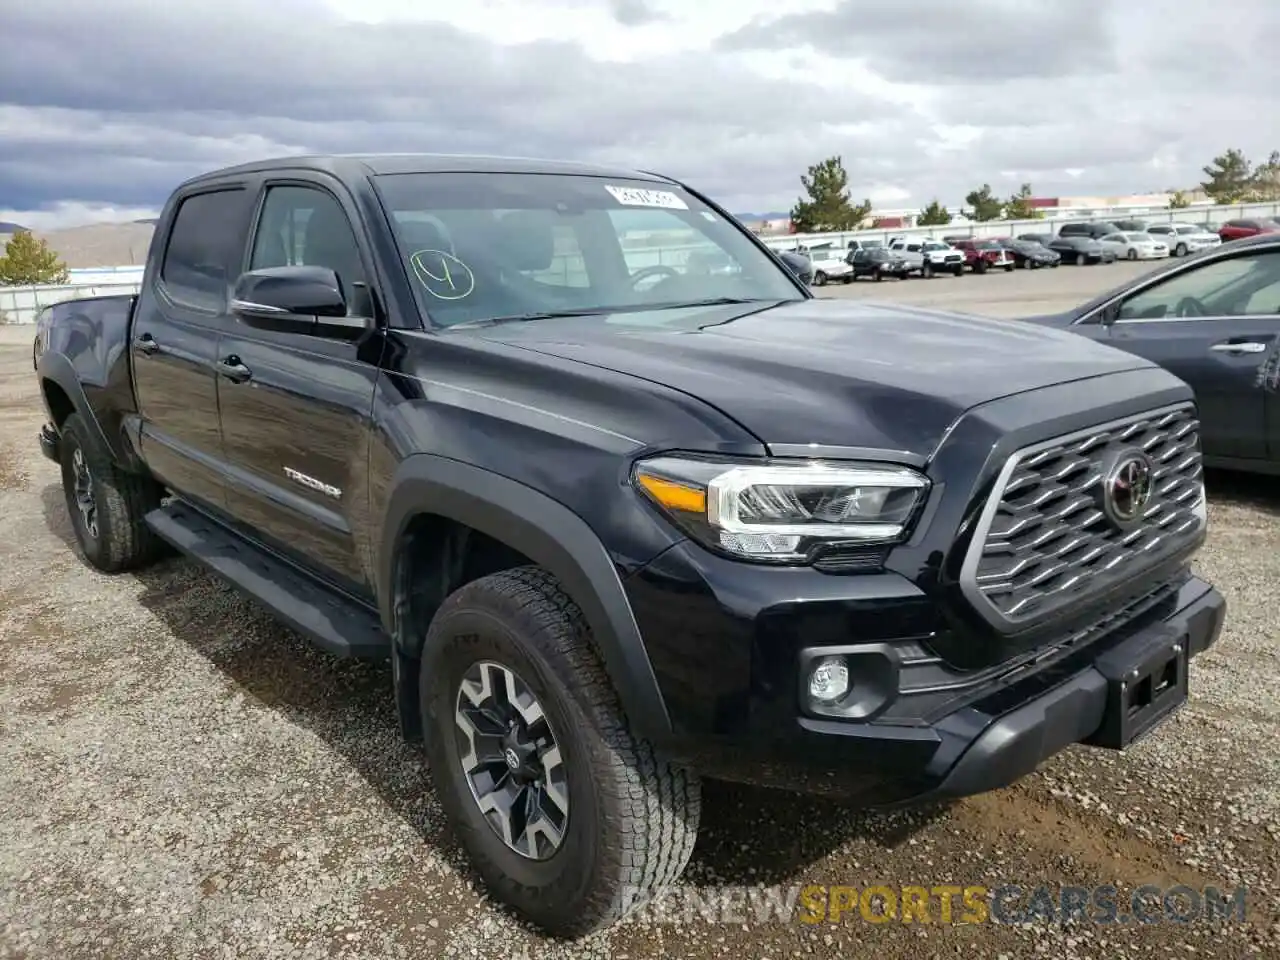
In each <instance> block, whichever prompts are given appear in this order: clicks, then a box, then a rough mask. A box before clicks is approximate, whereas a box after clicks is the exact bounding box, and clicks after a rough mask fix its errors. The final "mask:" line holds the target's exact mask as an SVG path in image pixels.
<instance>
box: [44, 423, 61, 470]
mask: <svg viewBox="0 0 1280 960" xmlns="http://www.w3.org/2000/svg"><path fill="white" fill-rule="evenodd" d="M40 452H41V453H43V454H44V455H45V456H46V457H48V458H49V459H50V460H52V461H53V462H54V463H59V462H60V461H61V459H62V455H61V443H60V441H59V439H58V433H57V431H56V430H54V429H53V427H52V426H51V425H49V424H47V423H46V424H45V425H44V426H42V427H41V428H40Z"/></svg>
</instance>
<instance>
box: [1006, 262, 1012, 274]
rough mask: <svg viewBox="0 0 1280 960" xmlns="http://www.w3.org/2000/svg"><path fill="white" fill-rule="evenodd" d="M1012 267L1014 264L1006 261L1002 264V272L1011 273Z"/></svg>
mask: <svg viewBox="0 0 1280 960" xmlns="http://www.w3.org/2000/svg"><path fill="white" fill-rule="evenodd" d="M1013 268H1014V264H1012V263H1006V264H1005V265H1004V272H1005V273H1013Z"/></svg>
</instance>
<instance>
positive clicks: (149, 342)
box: [133, 333, 160, 357]
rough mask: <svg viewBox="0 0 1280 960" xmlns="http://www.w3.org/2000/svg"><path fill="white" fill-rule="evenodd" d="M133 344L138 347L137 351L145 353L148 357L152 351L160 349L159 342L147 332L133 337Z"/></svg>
mask: <svg viewBox="0 0 1280 960" xmlns="http://www.w3.org/2000/svg"><path fill="white" fill-rule="evenodd" d="M133 345H134V346H135V347H136V348H137V349H138V352H139V353H142V354H145V355H146V356H148V357H149V356H151V355H152V354H154V353H158V352H159V350H160V343H159V342H158V341H157V340H156V338H155V337H153V336H152V335H151V334H149V333H144V334H142V335H140V336H137V337H134V338H133Z"/></svg>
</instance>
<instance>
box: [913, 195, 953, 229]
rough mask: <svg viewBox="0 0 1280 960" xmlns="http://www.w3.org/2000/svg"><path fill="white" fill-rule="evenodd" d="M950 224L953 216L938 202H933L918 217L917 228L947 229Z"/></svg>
mask: <svg viewBox="0 0 1280 960" xmlns="http://www.w3.org/2000/svg"><path fill="white" fill-rule="evenodd" d="M950 222H951V214H950V213H948V212H947V208H946V207H944V206H943V205H942V204H940V203H939V202H938V201H937V200H933V201H931V202H930V203H929V205H928V206H927V207H925V208H924V209H923V210H921V211H920V216H918V217H916V226H919V227H945V226H946V225H947V224H948V223H950Z"/></svg>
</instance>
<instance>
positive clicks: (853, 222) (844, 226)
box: [791, 157, 871, 233]
mask: <svg viewBox="0 0 1280 960" xmlns="http://www.w3.org/2000/svg"><path fill="white" fill-rule="evenodd" d="M800 183H801V185H802V186H803V187H804V189H805V192H806V193H807V194H808V195H809V199H808V200H797V201H796V205H795V206H794V207H792V208H791V225H792V227H793V228H794V229H795V232H796V233H822V232H825V231H834V230H857V229H858V228H859V227H861V226H862V223H863V221H865V220H866V219H867V217H868V216H869V215H870V214H871V201H870V200H864V201H863V202H862V203H860V204H858V205H857V206H854V205H853V204H852V203H850V201H849V174H848V173H847V172H846V171H845V169H844V162H843V161H842V160H841V159H840V157H828V158H827V159H826V160H823V161H822V162H821V163H816V164H814V165H813V166H811V167H810V168H809V172H808V174H807V175H801V177H800Z"/></svg>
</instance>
